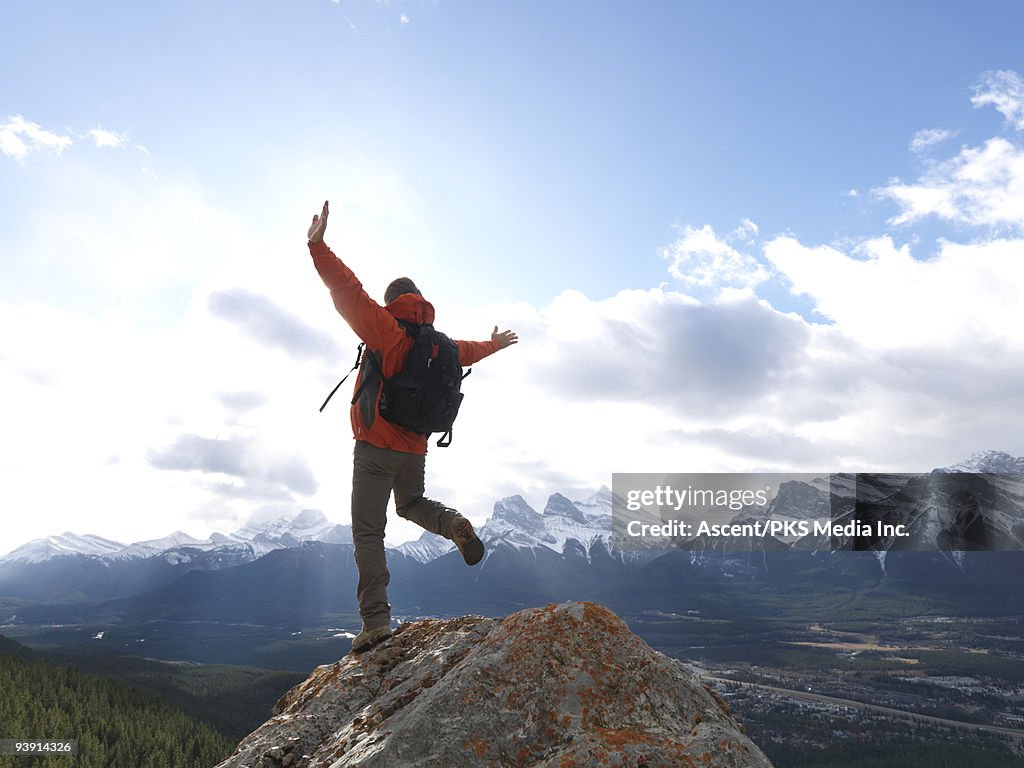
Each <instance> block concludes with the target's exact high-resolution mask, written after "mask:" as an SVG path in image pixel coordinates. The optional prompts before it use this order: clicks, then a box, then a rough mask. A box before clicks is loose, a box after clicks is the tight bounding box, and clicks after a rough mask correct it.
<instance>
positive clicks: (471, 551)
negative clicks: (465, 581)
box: [459, 536, 484, 565]
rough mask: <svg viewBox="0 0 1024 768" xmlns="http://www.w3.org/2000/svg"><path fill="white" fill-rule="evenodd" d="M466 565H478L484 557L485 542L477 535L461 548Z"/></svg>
mask: <svg viewBox="0 0 1024 768" xmlns="http://www.w3.org/2000/svg"><path fill="white" fill-rule="evenodd" d="M459 551H460V552H462V559H463V560H465V561H466V565H476V564H477V563H479V562H480V561H481V560H483V559H484V543H483V542H482V541H480V539H479V538H477V537H476V536H474V537H473V539H472V540H471V541H468V542H466V543H465V544H464V545H463V546H462V547H461V548H460V550H459Z"/></svg>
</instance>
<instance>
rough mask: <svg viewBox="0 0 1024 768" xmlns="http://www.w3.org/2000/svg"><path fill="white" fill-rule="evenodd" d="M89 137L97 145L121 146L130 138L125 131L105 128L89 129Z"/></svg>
mask: <svg viewBox="0 0 1024 768" xmlns="http://www.w3.org/2000/svg"><path fill="white" fill-rule="evenodd" d="M88 135H89V138H91V139H92V140H93V142H95V144H96V146H97V147H115V148H116V147H120V146H121V145H122V144H124V142H125V141H127V140H128V137H127V136H125V135H124V134H123V133H114V132H113V131H107V130H104V129H103V128H93V129H92V130H91V131H89V134H88ZM147 154H148V153H147Z"/></svg>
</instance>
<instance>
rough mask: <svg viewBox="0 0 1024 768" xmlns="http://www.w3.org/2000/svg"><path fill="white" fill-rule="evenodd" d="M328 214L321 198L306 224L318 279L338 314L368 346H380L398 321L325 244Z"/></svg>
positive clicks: (394, 329)
mask: <svg viewBox="0 0 1024 768" xmlns="http://www.w3.org/2000/svg"><path fill="white" fill-rule="evenodd" d="M328 213H329V211H328V207H327V202H326V201H324V207H323V210H322V211H321V212H320V214H319V215H317V216H314V217H313V223H312V224H310V225H309V232H308V236H309V255H310V256H312V257H313V265H314V266H315V267H316V271H317V272H318V273H319V274H320V279H321V280H323V281H324V285H326V286H327V287H328V288H329V289H330V291H331V299H332V300H333V301H334V307H335V309H337V310H338V313H339V314H340V315H341V316H342V317H343V318H345V321H346V322H347V323H348V324H349V325H350V326H351V327H352V330H353V331H355V334H356V335H357V336H358V337H359V338H360V339H362V340H363V341H365V342H366V343H367V344H368V345H369V346H370V348H371V349H377V348H380V346H381V344H382V341H383V340H384V339H386V338H389V337H393V336H394V335H395V331H396V329H397V327H398V324H397V323H396V322H395V319H394V318H393V317H392V316H391V313H389V312H388V311H387V310H386V309H384V308H383V307H382V306H381V305H380V304H378V303H377V302H376V301H374V300H373V299H371V298H370V296H369V295H368V294H367V293H366V291H365V290H363V284H362V283H361V282H359V278H357V277H356V276H355V273H354V272H352V270H351V269H349V268H348V266H347V265H346V264H345V263H344V262H342V260H341V259H339V258H338V257H337V256H335V255H334V253H333V252H332V251H331V249H330V248H328V247H327V244H326V243H325V242H324V231H325V230H326V229H327V216H328Z"/></svg>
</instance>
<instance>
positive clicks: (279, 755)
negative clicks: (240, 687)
mask: <svg viewBox="0 0 1024 768" xmlns="http://www.w3.org/2000/svg"><path fill="white" fill-rule="evenodd" d="M243 766H244V767H245V768H278V766H282V767H284V768H306V767H307V766H310V767H313V766H315V767H320V766H323V768H328V766H331V767H333V768H342V767H343V766H367V767H368V766H381V767H383V766H388V767H390V768H396V767H397V768H405V767H409V768H416V767H426V766H445V767H446V768H458V767H459V766H467V767H470V766H471V767H472V768H478V767H480V766H522V767H524V768H525V767H527V766H529V767H531V768H542V767H543V768H556V767H557V768H569V767H570V766H632V767H633V768H639V767H640V766H646V768H668V767H669V766H672V767H673V768H674V767H677V766H712V767H717V768H726V767H728V768H739V767H740V766H759V767H760V766H768V767H769V768H770V766H771V763H769V761H768V759H767V758H766V757H765V756H764V755H763V754H762V753H761V751H760V750H759V749H758V748H757V747H756V746H755V745H754V744H753V742H751V741H750V740H749V739H748V738H747V737H746V736H744V735H743V728H742V726H741V725H740V724H739V723H737V722H736V720H734V719H733V718H732V716H731V715H730V714H729V708H728V706H727V705H726V704H725V702H724V701H723V700H722V699H721V698H720V697H719V696H718V695H717V694H716V693H715V692H714V691H713V690H711V689H710V688H708V687H706V686H705V685H702V684H701V682H700V680H699V679H698V678H697V677H696V676H695V675H694V674H693V673H692V672H691V671H689V670H688V669H687V668H686V667H685V666H684V665H683V664H682V663H681V662H679V661H676V660H674V659H670V658H668V657H667V656H665V655H664V654H661V653H658V652H656V651H654V650H652V649H651V648H650V647H649V646H648V645H647V644H646V643H645V642H644V641H643V640H641V639H640V638H639V637H637V636H636V635H634V634H633V633H632V632H630V630H629V628H628V627H627V626H626V624H625V622H623V621H622V620H621V619H620V618H619V617H618V616H616V615H615V614H614V613H612V612H611V611H609V610H608V609H606V608H604V607H602V606H600V605H596V604H594V603H576V602H572V603H563V604H560V605H549V606H547V607H544V608H531V609H528V610H524V611H520V612H518V613H514V614H512V615H510V616H507V617H506V618H504V619H490V618H483V617H480V616H465V617H461V618H456V619H428V620H423V621H417V622H415V623H410V624H403V625H402V626H400V627H399V628H398V630H397V631H396V632H395V635H394V637H392V638H391V639H390V640H386V641H385V642H383V643H381V644H380V645H378V646H377V647H375V648H373V649H371V650H369V651H367V652H365V653H362V654H359V655H354V654H349V655H347V656H345V657H344V658H343V659H341V661H338V662H336V663H334V664H329V665H325V666H321V667H318V668H317V669H316V670H314V672H313V674H312V675H311V676H310V677H309V679H308V680H306V681H305V682H304V683H301V684H300V685H298V686H296V687H295V688H293V689H292V690H291V691H289V692H288V693H287V694H285V695H284V696H283V697H282V698H281V700H280V701H279V702H278V703H277V705H276V706H275V707H274V711H273V716H272V717H271V719H270V720H268V721H267V722H266V723H264V724H263V725H262V726H260V727H259V728H258V729H257V730H256V731H254V732H253V733H251V734H250V735H249V736H247V737H246V738H245V739H243V740H242V742H241V744H239V746H238V748H237V750H236V751H235V753H234V754H233V755H232V756H231V757H230V758H228V759H227V760H225V761H224V762H222V763H220V765H219V766H218V768H243Z"/></svg>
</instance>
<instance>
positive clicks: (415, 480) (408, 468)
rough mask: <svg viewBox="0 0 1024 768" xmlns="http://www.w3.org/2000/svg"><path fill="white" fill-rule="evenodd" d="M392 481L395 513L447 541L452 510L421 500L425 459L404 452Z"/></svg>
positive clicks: (436, 502)
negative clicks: (393, 481) (399, 467)
mask: <svg viewBox="0 0 1024 768" xmlns="http://www.w3.org/2000/svg"><path fill="white" fill-rule="evenodd" d="M402 458H403V459H404V461H403V463H402V467H401V470H400V471H399V473H398V476H397V477H396V478H395V511H396V512H398V516H399V517H404V518H405V519H406V520H410V521H412V522H414V523H416V525H418V526H420V528H425V529H426V530H428V531H430V532H431V533H436V534H438V535H440V536H444V537H445V538H446V539H450V538H451V526H452V523H454V522H455V520H456V518H458V517H459V513H458V512H456V511H455V510H454V509H451V508H449V507H446V506H445V505H444V504H442V503H441V502H439V501H431V500H430V499H428V498H426V497H424V495H423V490H424V473H425V467H426V460H427V457H426V456H423V455H420V454H416V453H407V454H404V456H403V457H402Z"/></svg>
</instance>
